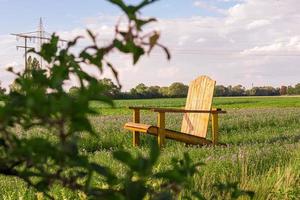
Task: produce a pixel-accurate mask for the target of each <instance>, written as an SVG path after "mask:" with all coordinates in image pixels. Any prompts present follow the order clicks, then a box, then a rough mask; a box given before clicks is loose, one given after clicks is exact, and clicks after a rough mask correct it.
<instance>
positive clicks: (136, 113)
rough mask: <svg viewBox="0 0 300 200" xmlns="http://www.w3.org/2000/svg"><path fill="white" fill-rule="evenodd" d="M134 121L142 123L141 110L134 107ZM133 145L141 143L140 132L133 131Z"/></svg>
mask: <svg viewBox="0 0 300 200" xmlns="http://www.w3.org/2000/svg"><path fill="white" fill-rule="evenodd" d="M133 122H134V123H140V110H139V109H134V110H133ZM132 143H133V146H139V145H140V132H138V131H133V140H132Z"/></svg>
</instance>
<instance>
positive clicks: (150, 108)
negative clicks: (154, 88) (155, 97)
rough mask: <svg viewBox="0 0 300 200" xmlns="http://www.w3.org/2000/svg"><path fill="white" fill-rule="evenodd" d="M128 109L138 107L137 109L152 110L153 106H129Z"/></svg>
mask: <svg viewBox="0 0 300 200" xmlns="http://www.w3.org/2000/svg"><path fill="white" fill-rule="evenodd" d="M128 108H129V109H139V110H152V109H155V107H146V106H130V107H128Z"/></svg>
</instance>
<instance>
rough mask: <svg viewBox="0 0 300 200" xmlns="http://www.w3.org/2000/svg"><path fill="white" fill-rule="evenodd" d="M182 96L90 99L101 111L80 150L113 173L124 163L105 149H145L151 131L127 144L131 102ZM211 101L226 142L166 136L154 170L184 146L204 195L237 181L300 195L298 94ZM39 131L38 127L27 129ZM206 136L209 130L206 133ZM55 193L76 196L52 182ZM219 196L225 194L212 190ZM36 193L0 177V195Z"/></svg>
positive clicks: (262, 191) (265, 191) (259, 192)
mask: <svg viewBox="0 0 300 200" xmlns="http://www.w3.org/2000/svg"><path fill="white" fill-rule="evenodd" d="M184 104H185V99H153V100H118V101H115V107H114V108H109V107H108V106H107V105H103V104H100V103H98V102H92V103H91V106H92V107H93V108H94V109H96V110H97V111H98V112H99V113H101V114H102V115H99V116H92V117H91V120H92V122H93V124H94V127H95V129H96V131H97V132H98V133H99V134H98V135H97V136H94V137H91V136H89V137H84V136H83V138H82V142H81V143H80V147H81V150H82V151H83V152H85V153H88V154H89V156H90V158H91V159H93V160H95V161H97V162H100V163H103V164H104V165H110V167H112V168H113V170H114V171H115V173H116V174H118V175H120V176H121V175H122V173H124V168H123V167H121V165H120V164H119V163H117V162H114V161H111V152H112V151H113V150H115V149H119V148H125V149H127V150H129V151H131V152H133V153H134V152H137V151H140V152H147V151H148V148H149V145H150V141H152V140H154V138H153V137H150V136H143V137H142V147H141V148H140V149H137V148H133V147H131V134H129V132H127V131H125V130H123V128H122V126H123V124H124V123H125V122H127V121H130V120H131V112H130V111H129V110H128V109H127V107H128V106H131V105H140V106H141V105H143V106H155V107H161V106H162V107H183V106H184ZM214 106H215V107H220V108H224V109H225V110H227V111H228V114H226V115H222V116H221V117H220V134H221V138H220V140H221V142H224V143H227V144H229V147H226V148H224V147H215V148H212V147H210V148H207V147H206V148H196V147H185V146H184V145H183V144H181V143H178V142H173V141H168V142H167V145H166V148H164V149H163V152H162V156H161V158H160V161H159V163H158V164H157V166H156V169H155V170H161V169H165V168H167V167H168V165H169V163H170V160H171V158H172V157H174V156H175V157H180V156H181V155H182V154H183V153H184V152H189V154H190V156H191V157H192V159H193V160H194V161H195V162H198V161H202V162H204V163H205V165H204V166H203V167H202V168H201V170H200V173H199V174H197V175H196V176H195V177H194V180H193V183H191V184H190V188H188V189H186V190H185V191H184V192H185V194H189V192H190V190H191V189H195V190H197V191H200V192H201V193H202V194H203V195H204V196H205V197H206V198H207V199H215V198H216V197H215V196H214V195H215V194H216V192H215V190H213V189H212V188H213V185H214V184H216V183H219V182H222V183H226V182H230V183H232V182H239V186H240V187H241V188H242V189H246V190H252V191H254V192H255V196H254V199H300V97H257V98H256V97H255V98H254V97H245V98H215V100H214ZM167 117H168V121H167V127H168V128H171V129H175V130H179V129H180V123H178V122H181V119H182V115H180V114H168V115H167ZM155 118H156V116H155V115H154V114H153V113H150V112H143V113H142V119H143V121H142V122H145V123H151V124H155ZM33 132H34V134H39V133H38V130H35V131H33ZM209 137H210V136H209ZM52 192H53V194H54V195H55V197H56V198H57V199H80V194H71V193H70V192H68V191H65V190H62V189H61V188H54V189H53V191H52ZM218 195H219V196H218V198H219V199H226V198H227V197H226V196H225V195H223V196H222V195H221V194H218ZM37 196H38V194H36V193H35V192H34V191H33V190H31V189H28V188H27V187H26V185H25V184H23V183H22V182H21V181H20V180H17V179H14V178H7V177H0V199H35V198H36V197H37Z"/></svg>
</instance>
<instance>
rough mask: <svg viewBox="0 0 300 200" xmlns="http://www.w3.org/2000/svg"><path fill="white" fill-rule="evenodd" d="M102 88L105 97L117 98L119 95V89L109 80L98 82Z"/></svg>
mask: <svg viewBox="0 0 300 200" xmlns="http://www.w3.org/2000/svg"><path fill="white" fill-rule="evenodd" d="M99 83H100V84H101V85H103V86H104V89H105V95H106V96H109V97H111V98H117V97H118V96H119V95H120V93H121V88H120V87H119V86H117V85H116V84H115V83H114V82H113V81H112V80H111V79H109V78H104V79H102V80H100V81H99Z"/></svg>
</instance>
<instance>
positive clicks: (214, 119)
mask: <svg viewBox="0 0 300 200" xmlns="http://www.w3.org/2000/svg"><path fill="white" fill-rule="evenodd" d="M211 125H212V142H213V145H216V144H218V137H219V124H218V114H217V113H214V114H212V123H211Z"/></svg>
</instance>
